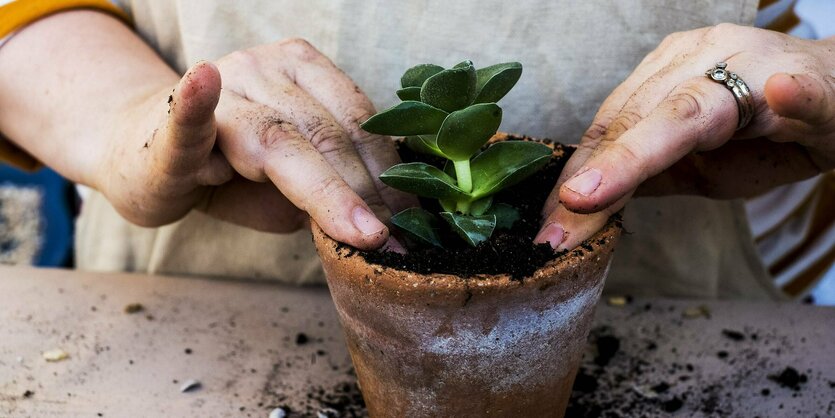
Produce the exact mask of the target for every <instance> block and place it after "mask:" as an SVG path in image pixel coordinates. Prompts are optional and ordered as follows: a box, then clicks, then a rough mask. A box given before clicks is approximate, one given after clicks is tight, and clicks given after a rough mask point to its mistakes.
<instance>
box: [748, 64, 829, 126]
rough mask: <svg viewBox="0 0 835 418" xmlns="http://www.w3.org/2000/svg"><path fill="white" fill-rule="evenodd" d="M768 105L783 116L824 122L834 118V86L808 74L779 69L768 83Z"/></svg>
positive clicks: (814, 122) (766, 86)
mask: <svg viewBox="0 0 835 418" xmlns="http://www.w3.org/2000/svg"><path fill="white" fill-rule="evenodd" d="M765 99H766V102H767V103H768V107H769V108H771V109H772V110H773V111H774V112H775V113H777V114H778V115H780V116H784V117H787V118H791V119H797V120H800V121H804V122H807V123H810V124H812V125H821V124H824V123H828V122H831V121H832V120H833V119H835V94H833V91H832V86H830V85H827V84H825V83H821V82H820V81H818V80H817V79H816V78H814V77H811V76H808V75H805V74H785V73H778V74H774V75H772V76H771V77H769V78H768V80H767V81H766V83H765Z"/></svg>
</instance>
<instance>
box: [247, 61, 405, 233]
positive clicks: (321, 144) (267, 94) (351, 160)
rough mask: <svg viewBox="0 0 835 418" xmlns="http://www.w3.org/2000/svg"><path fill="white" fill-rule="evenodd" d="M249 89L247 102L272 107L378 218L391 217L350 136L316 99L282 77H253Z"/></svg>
mask: <svg viewBox="0 0 835 418" xmlns="http://www.w3.org/2000/svg"><path fill="white" fill-rule="evenodd" d="M245 88H246V90H245V92H246V97H247V98H249V99H250V100H253V101H255V102H257V103H261V104H264V105H266V106H268V107H269V108H271V109H272V110H273V113H274V114H276V115H277V117H278V118H279V119H280V120H282V121H287V122H289V123H292V124H293V125H294V126H295V127H296V129H298V132H300V133H301V134H302V136H304V137H305V138H307V140H308V142H310V143H311V144H312V145H313V147H314V148H315V149H317V150H318V151H319V152H320V153H321V154H322V156H323V157H324V158H325V160H326V161H327V162H328V163H329V164H330V165H331V167H333V169H334V170H336V172H337V173H339V174H340V175H341V176H342V178H343V179H344V180H345V182H346V183H347V184H348V185H349V186H350V187H351V188H352V189H353V190H354V191H355V192H356V193H357V194H358V195H359V196H360V197H362V199H363V200H365V201H366V203H368V205H369V206H370V207H371V208H372V209H373V211H374V213H376V214H377V216H378V217H380V218H381V219H383V220H388V218H390V217H391V211H390V210H389V209H388V207H386V205H385V202H384V201H383V200H382V198H381V196H380V194H379V193H378V191H377V188H376V186H375V185H374V180H373V179H372V178H371V174H370V173H369V172H368V169H367V168H366V167H365V164H364V162H363V160H362V158H360V156H359V154H358V153H357V150H356V149H355V148H354V144H353V142H351V139H350V138H349V137H348V134H347V133H346V132H345V130H344V129H342V127H341V126H340V125H339V123H338V122H337V121H336V120H335V119H334V117H333V115H331V113H330V112H328V110H327V109H325V108H324V107H322V105H321V104H320V103H319V102H318V101H317V100H316V99H314V98H312V97H311V96H310V95H309V94H307V93H306V92H305V91H303V90H302V89H300V88H299V87H298V86H297V85H296V84H294V83H293V82H292V80H290V79H289V78H288V77H287V76H285V75H284V74H281V73H278V74H272V75H270V77H269V78H266V77H265V76H263V75H261V74H257V73H256V74H253V75H252V76H251V77H250V78H249V79H248V80H247V84H246V86H245Z"/></svg>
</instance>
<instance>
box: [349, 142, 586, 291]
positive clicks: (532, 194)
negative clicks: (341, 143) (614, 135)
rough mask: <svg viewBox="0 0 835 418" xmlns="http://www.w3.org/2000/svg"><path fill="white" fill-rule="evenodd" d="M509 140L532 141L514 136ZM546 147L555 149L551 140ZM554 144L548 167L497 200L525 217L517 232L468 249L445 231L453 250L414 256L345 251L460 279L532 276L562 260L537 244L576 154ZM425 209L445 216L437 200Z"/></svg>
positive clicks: (418, 250)
mask: <svg viewBox="0 0 835 418" xmlns="http://www.w3.org/2000/svg"><path fill="white" fill-rule="evenodd" d="M509 140H530V138H525V137H510V139H509ZM543 142H544V143H546V144H553V143H552V141H550V140H544V141H543ZM553 145H554V149H555V152H554V158H553V159H552V161H551V162H550V163H549V164H548V165H547V166H546V167H545V168H543V169H542V170H540V171H539V172H537V173H535V174H533V175H532V176H531V177H529V178H527V179H525V180H524V181H522V182H521V183H519V184H517V185H515V186H513V187H511V188H510V189H506V190H504V191H502V192H500V193H498V194H497V195H495V196H494V204H495V203H506V204H509V205H511V206H513V207H515V208H516V209H518V210H519V212H520V215H521V217H522V218H521V219H520V220H519V221H517V222H516V223H515V224H514V226H513V228H512V229H510V230H498V231H495V232H494V233H493V236H492V237H491V238H490V239H489V240H487V241H485V242H483V243H481V244H480V245H479V246H477V247H475V248H473V247H470V246H469V245H467V244H466V243H465V242H464V241H463V240H462V239H461V238H459V237H458V236H456V235H454V233H453V232H451V231H445V234H446V235H445V236H444V243H445V245H446V246H447V248H444V249H441V248H435V247H431V248H427V247H412V248H410V250H409V253H408V254H398V253H394V252H377V251H357V250H355V249H353V247H348V246H345V245H342V244H340V246H341V247H347V248H349V249H351V251H352V252H353V251H356V252H358V253H359V254H360V255H362V257H364V258H365V259H366V260H367V261H368V262H370V263H374V264H381V265H383V266H387V267H392V268H396V269H400V270H408V271H413V272H417V273H421V274H431V273H446V274H453V275H456V276H460V277H472V276H475V275H485V274H508V275H510V276H511V277H512V278H513V279H516V280H521V279H523V278H525V277H528V276H530V275H531V274H532V273H533V272H534V271H536V270H537V269H539V268H541V267H542V266H544V265H545V264H546V263H548V262H549V261H551V260H553V259H555V258H557V257H558V256H559V255H561V254H558V253H555V252H554V251H553V250H552V249H551V247H550V246H549V245H547V244H534V243H533V238H534V237H535V236H536V234H537V232H538V231H539V227H540V211H541V209H542V207H543V205H544V204H545V200H546V199H547V198H548V195H549V194H550V192H551V189H552V188H553V187H554V184H556V182H557V179H558V177H559V175H560V172H561V171H562V169H563V167H564V166H565V163H566V161H567V160H568V158H569V157H570V156H571V154H572V152H573V150H574V149H573V148H570V147H564V146H562V145H559V144H553ZM399 152H400V154H401V158H402V159H403V161H404V162H412V161H424V162H427V163H429V164H433V165H435V166H438V167H439V168H443V165H442V164H443V160H441V159H437V158H432V157H427V156H424V155H418V154H415V153H413V152H412V151H411V150H409V149H408V148H406V147H405V146H403V147H400V149H399ZM421 204H422V206H423V207H424V208H426V209H427V210H429V211H432V212H438V211H440V206H439V205H438V203H437V202H435V201H431V200H423V199H422V200H421ZM589 250H591V246H589V245H585V246H582V247H581V248H578V249H577V250H575V251H589Z"/></svg>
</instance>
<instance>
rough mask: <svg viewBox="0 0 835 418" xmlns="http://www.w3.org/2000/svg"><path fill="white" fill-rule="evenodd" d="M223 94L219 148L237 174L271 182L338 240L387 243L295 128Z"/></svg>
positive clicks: (363, 206) (382, 227)
mask: <svg viewBox="0 0 835 418" xmlns="http://www.w3.org/2000/svg"><path fill="white" fill-rule="evenodd" d="M224 94H225V97H224V100H222V101H221V103H220V105H219V106H218V115H219V118H222V123H219V124H218V140H219V143H218V145H219V146H220V148H221V149H222V150H223V153H224V155H226V156H227V158H228V159H229V161H230V162H231V163H232V165H233V167H235V169H236V171H238V172H239V173H241V175H243V176H244V177H247V178H248V179H250V180H253V181H265V180H270V181H271V182H272V183H273V184H274V185H275V186H276V187H277V188H278V189H279V190H280V191H281V193H282V194H283V195H284V196H285V197H286V198H287V199H288V200H289V201H290V202H291V203H293V205H295V206H296V207H297V208H299V209H301V210H303V211H305V212H307V213H308V214H309V215H310V216H311V217H312V218H313V219H315V220H316V222H317V223H319V225H321V226H322V229H323V230H324V231H325V232H326V233H328V235H330V236H331V237H333V238H334V239H336V240H337V241H341V242H345V243H348V244H351V245H353V246H355V247H358V248H362V249H374V248H378V247H380V246H382V245H383V244H384V243H385V242H386V240H387V238H388V229H387V228H386V226H385V225H383V224H382V223H381V222H380V221H379V220H378V219H377V218H376V217H375V216H374V214H373V212H372V211H371V208H370V207H369V206H368V204H366V203H365V201H364V200H363V199H362V198H361V197H360V196H359V195H357V193H355V192H354V191H353V190H352V189H351V187H350V186H349V185H348V184H347V183H346V182H345V180H344V179H343V178H342V176H341V175H340V174H339V173H338V172H336V170H335V169H334V168H333V167H332V166H331V165H330V163H329V162H328V161H327V160H325V158H324V156H323V155H322V154H321V153H319V151H318V150H317V149H316V148H315V147H314V146H313V145H312V144H311V143H310V141H308V140H307V138H305V137H304V136H303V135H302V134H301V133H300V132H299V131H298V130H297V129H296V128H295V126H294V125H293V124H291V123H289V122H285V121H284V120H283V119H282V117H281V115H279V114H278V113H277V111H275V110H274V109H271V108H269V107H267V106H265V105H261V104H258V103H255V102H252V101H249V100H247V99H244V98H243V97H240V96H238V95H236V94H235V93H232V92H228V93H224ZM274 211H275V210H274ZM274 213H278V212H274ZM278 223H279V224H280V223H286V222H285V221H284V220H281V221H278Z"/></svg>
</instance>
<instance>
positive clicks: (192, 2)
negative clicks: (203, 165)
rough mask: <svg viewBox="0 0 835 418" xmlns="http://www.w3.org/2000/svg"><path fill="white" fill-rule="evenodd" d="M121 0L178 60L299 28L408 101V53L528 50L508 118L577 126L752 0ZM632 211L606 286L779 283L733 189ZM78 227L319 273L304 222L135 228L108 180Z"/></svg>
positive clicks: (381, 91)
mask: <svg viewBox="0 0 835 418" xmlns="http://www.w3.org/2000/svg"><path fill="white" fill-rule="evenodd" d="M670 3H675V7H670V6H668V4H670ZM125 6H126V7H127V8H128V9H129V11H130V12H131V13H132V15H133V17H134V19H135V22H136V26H137V29H138V31H139V32H140V33H141V35H142V36H143V37H144V38H145V39H146V40H147V41H148V42H149V43H150V44H151V45H152V46H153V47H154V48H155V49H156V50H158V51H159V52H160V53H161V54H162V55H163V57H164V58H165V59H166V60H167V61H168V62H169V63H170V64H171V65H173V66H174V67H175V68H177V69H178V70H179V71H184V70H185V69H186V68H187V67H188V66H189V65H191V64H193V63H195V62H196V61H198V60H202V59H208V60H212V59H217V58H220V57H222V56H224V55H225V54H228V53H230V52H232V51H234V50H237V49H241V48H247V47H250V46H254V45H258V44H263V43H268V42H273V41H276V40H279V39H283V38H288V37H302V38H305V39H307V40H309V41H310V42H311V43H312V44H313V45H315V46H316V47H318V48H319V49H320V50H321V51H322V52H323V53H324V54H326V55H327V56H329V57H330V58H331V59H333V60H334V61H335V63H336V64H337V65H338V66H340V67H341V68H342V69H344V70H345V71H346V72H347V73H348V75H350V76H351V77H352V78H353V79H354V81H356V82H357V83H358V84H359V85H360V86H361V87H362V88H363V89H364V90H365V91H366V93H367V94H368V95H369V96H370V97H371V99H372V100H373V101H374V103H375V104H376V105H377V107H378V108H384V107H387V106H390V105H392V104H394V103H395V102H396V101H397V99H396V97H395V96H394V94H393V91H394V88H395V86H397V85H398V80H399V77H400V74H401V72H402V71H403V70H404V69H405V68H406V67H408V66H410V65H413V64H416V63H422V62H433V63H438V64H441V65H445V66H450V65H453V64H455V63H456V62H458V61H460V60H461V59H465V58H469V59H472V60H473V61H474V62H475V63H476V65H488V64H493V63H496V62H501V61H505V60H518V61H520V62H522V63H523V64H524V65H525V73H524V75H523V77H522V79H521V81H520V83H519V84H518V85H517V87H516V88H515V89H514V90H513V91H512V92H511V93H510V94H509V95H508V96H507V97H506V98H505V99H504V100H503V101H502V106H503V108H504V109H505V117H504V123H503V125H502V130H504V131H508V132H517V133H525V134H528V135H533V136H539V137H550V138H555V139H559V140H562V141H566V142H576V140H577V139H578V138H579V137H580V135H581V134H582V132H583V130H584V129H585V128H586V127H587V125H588V124H589V122H590V121H591V119H592V116H593V115H594V113H595V111H596V110H597V107H598V106H599V105H600V103H601V102H602V101H603V99H604V98H605V97H606V96H607V95H608V93H609V92H610V91H611V90H612V89H613V88H614V87H615V86H616V85H617V84H618V83H619V82H620V81H622V80H623V79H624V78H625V77H626V76H627V75H628V74H629V72H630V71H631V69H632V68H634V67H635V66H636V65H637V64H638V62H639V61H640V60H641V58H642V57H643V56H644V55H645V54H646V53H647V52H649V51H650V50H652V49H653V48H654V47H655V46H656V45H657V44H658V43H659V42H660V41H661V39H662V38H663V37H664V36H665V35H667V34H669V33H671V32H676V31H681V30H687V29H692V28H697V27H702V26H707V25H713V24H716V23H719V22H736V23H743V24H750V23H751V22H752V21H753V19H754V16H755V14H756V8H757V0H736V1H729V0H716V1H713V0H700V1H676V2H668V1H661V0H656V1H651V0H617V1H615V0H611V1H594V2H590V1H572V0H519V1H514V2H507V1H502V0H477V1H476V0H459V1H441V0H412V1H376V2H372V1H368V0H364V1H360V0H306V1H293V0H269V1H267V0H253V1H240V2H230V1H219V0H149V1H130V2H128V4H126V5H125ZM701 71H702V69H700V68H694V69H693V74H694V75H698V74H700V73H701ZM626 227H627V229H628V230H629V231H630V232H631V234H629V235H627V236H625V237H624V239H623V241H622V244H621V245H620V246H619V249H618V254H617V255H616V257H615V263H614V266H613V268H612V271H611V275H610V277H609V281H608V286H609V289H610V291H613V292H620V293H629V294H644V295H650V294H651V295H670V296H698V297H746V298H774V297H778V293H777V292H776V291H774V290H773V287H772V286H771V284H770V282H769V279H768V277H767V275H766V273H765V271H764V269H763V268H762V266H761V265H760V263H759V261H758V258H757V256H756V253H755V252H754V247H753V244H752V242H751V238H750V232H749V231H748V229H747V223H746V222H745V218H744V215H743V211H742V209H741V205H740V204H739V203H738V202H716V201H709V200H706V199H702V198H696V197H676V198H657V199H644V200H638V201H635V202H633V203H631V204H630V206H629V208H628V209H627V211H626ZM77 240H78V264H79V267H80V268H83V269H96V270H135V271H147V272H152V273H164V274H200V275H215V276H227V277H237V278H261V279H269V280H279V281H283V282H292V283H312V282H321V281H322V273H321V270H320V268H319V265H318V261H317V259H316V256H315V254H314V251H313V247H312V245H311V242H310V238H309V234H308V233H306V232H304V231H302V232H299V233H296V234H292V235H269V234H263V233H259V232H254V231H251V230H247V229H244V228H241V227H238V226H234V225H230V224H227V223H224V222H220V221H217V220H214V219H210V218H208V217H206V216H205V215H203V214H200V213H196V212H194V213H191V214H190V215H188V216H187V217H186V218H185V219H183V220H182V221H180V222H177V223H175V224H172V225H168V226H165V227H162V228H157V229H145V228H139V227H135V226H132V225H129V224H128V223H126V222H125V221H123V220H122V219H120V218H119V217H118V215H117V214H116V213H115V211H114V210H113V208H112V207H110V205H109V204H108V203H107V202H106V201H105V200H104V199H103V198H102V197H101V195H98V194H93V195H92V196H91V197H90V198H89V199H87V200H86V201H85V203H84V208H83V211H82V215H81V218H80V220H79V228H78V237H77Z"/></svg>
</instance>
